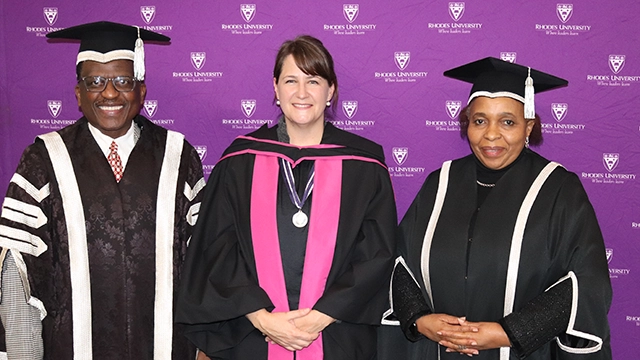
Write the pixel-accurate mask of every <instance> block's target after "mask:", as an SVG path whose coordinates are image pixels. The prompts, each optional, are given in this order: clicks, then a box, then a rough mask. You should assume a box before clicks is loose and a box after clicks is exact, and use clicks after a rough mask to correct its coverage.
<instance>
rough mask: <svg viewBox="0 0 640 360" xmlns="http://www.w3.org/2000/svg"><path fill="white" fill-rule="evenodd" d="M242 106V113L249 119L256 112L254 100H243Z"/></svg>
mask: <svg viewBox="0 0 640 360" xmlns="http://www.w3.org/2000/svg"><path fill="white" fill-rule="evenodd" d="M240 106H241V107H242V112H243V113H244V116H246V117H247V119H248V118H250V117H251V115H253V113H255V112H256V100H254V99H251V100H241V101H240Z"/></svg>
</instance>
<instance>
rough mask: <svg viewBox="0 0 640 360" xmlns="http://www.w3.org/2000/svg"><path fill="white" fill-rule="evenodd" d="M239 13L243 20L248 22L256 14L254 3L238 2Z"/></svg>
mask: <svg viewBox="0 0 640 360" xmlns="http://www.w3.org/2000/svg"><path fill="white" fill-rule="evenodd" d="M240 13H241V14H242V18H243V19H244V21H246V22H247V23H250V22H251V20H253V17H254V16H255V15H256V4H240Z"/></svg>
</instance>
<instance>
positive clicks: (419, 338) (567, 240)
mask: <svg viewBox="0 0 640 360" xmlns="http://www.w3.org/2000/svg"><path fill="white" fill-rule="evenodd" d="M444 75H445V76H448V77H452V78H456V79H459V80H463V81H467V82H471V83H473V88H472V90H471V95H470V98H469V103H468V106H467V107H466V108H465V109H464V110H463V111H462V112H461V115H460V124H461V131H462V135H463V137H464V138H466V139H467V140H468V142H469V146H470V148H471V151H472V154H471V155H468V156H466V157H464V158H461V159H457V160H454V161H447V162H445V163H444V164H443V165H442V168H441V169H439V170H437V171H435V172H433V173H432V174H430V175H429V177H428V178H427V179H426V181H425V183H424V185H423V186H422V188H421V189H420V192H419V193H418V195H417V196H416V198H415V200H414V201H413V203H412V205H411V207H410V208H409V210H408V211H407V213H406V215H405V216H404V218H403V220H402V222H401V224H400V232H401V238H400V244H399V249H400V254H401V256H400V257H399V258H398V260H397V262H396V267H395V270H394V275H393V281H392V304H393V311H394V312H395V316H396V317H397V319H398V320H399V322H400V327H401V329H402V331H403V332H404V334H405V336H406V337H407V338H409V339H410V340H412V341H415V343H412V344H411V345H410V346H409V354H410V355H407V358H411V359H438V358H439V359H459V354H458V353H463V354H467V355H472V356H473V357H474V358H475V357H477V358H480V359H501V360H506V359H516V358H518V359H521V358H525V357H526V358H527V359H574V358H575V359H578V358H579V359H611V349H610V345H609V325H608V322H607V312H608V310H609V306H610V304H611V285H610V282H609V275H608V270H607V261H606V257H605V249H604V244H603V239H602V235H601V232H600V228H599V227H598V222H597V220H596V218H595V214H594V210H593V208H592V206H591V204H590V202H589V199H588V198H587V194H586V193H585V191H584V189H583V187H582V184H581V183H580V179H579V178H578V176H576V175H575V174H574V173H571V172H569V171H567V170H565V169H564V168H563V167H562V166H560V165H559V164H557V163H555V162H550V161H549V160H546V159H544V158H543V157H541V156H540V155H538V154H537V153H535V152H533V151H532V150H530V149H529V145H530V144H531V145H537V144H539V143H541V141H542V137H541V130H540V118H539V117H538V116H537V115H535V110H534V106H533V94H534V92H540V91H545V90H550V89H553V88H555V87H559V86H564V85H566V84H567V82H566V81H565V80H563V79H560V78H557V77H554V76H551V75H548V74H545V73H542V72H539V71H536V70H533V69H529V68H527V67H523V66H520V65H517V64H511V63H508V62H504V61H502V60H499V59H495V58H486V59H482V60H479V61H476V62H473V63H470V64H467V65H463V66H461V67H458V68H456V69H452V70H449V71H447V72H445V73H444ZM525 82H526V86H525ZM401 345H409V343H408V342H405V344H401ZM398 351H400V350H399V349H398Z"/></svg>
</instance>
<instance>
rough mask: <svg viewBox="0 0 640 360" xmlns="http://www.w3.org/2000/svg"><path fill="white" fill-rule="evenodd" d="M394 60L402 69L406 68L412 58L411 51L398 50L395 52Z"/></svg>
mask: <svg viewBox="0 0 640 360" xmlns="http://www.w3.org/2000/svg"><path fill="white" fill-rule="evenodd" d="M393 60H394V61H395V62H396V66H397V67H398V69H400V70H404V69H406V68H407V65H409V60H411V52H409V51H396V52H395V53H394V54H393Z"/></svg>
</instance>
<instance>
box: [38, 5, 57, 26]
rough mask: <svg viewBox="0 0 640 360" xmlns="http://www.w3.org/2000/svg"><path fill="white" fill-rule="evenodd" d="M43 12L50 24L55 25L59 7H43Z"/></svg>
mask: <svg viewBox="0 0 640 360" xmlns="http://www.w3.org/2000/svg"><path fill="white" fill-rule="evenodd" d="M42 14H43V15H44V19H45V20H47V23H48V24H49V26H53V24H55V23H56V21H57V20H58V8H55V7H45V8H43V9H42Z"/></svg>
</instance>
